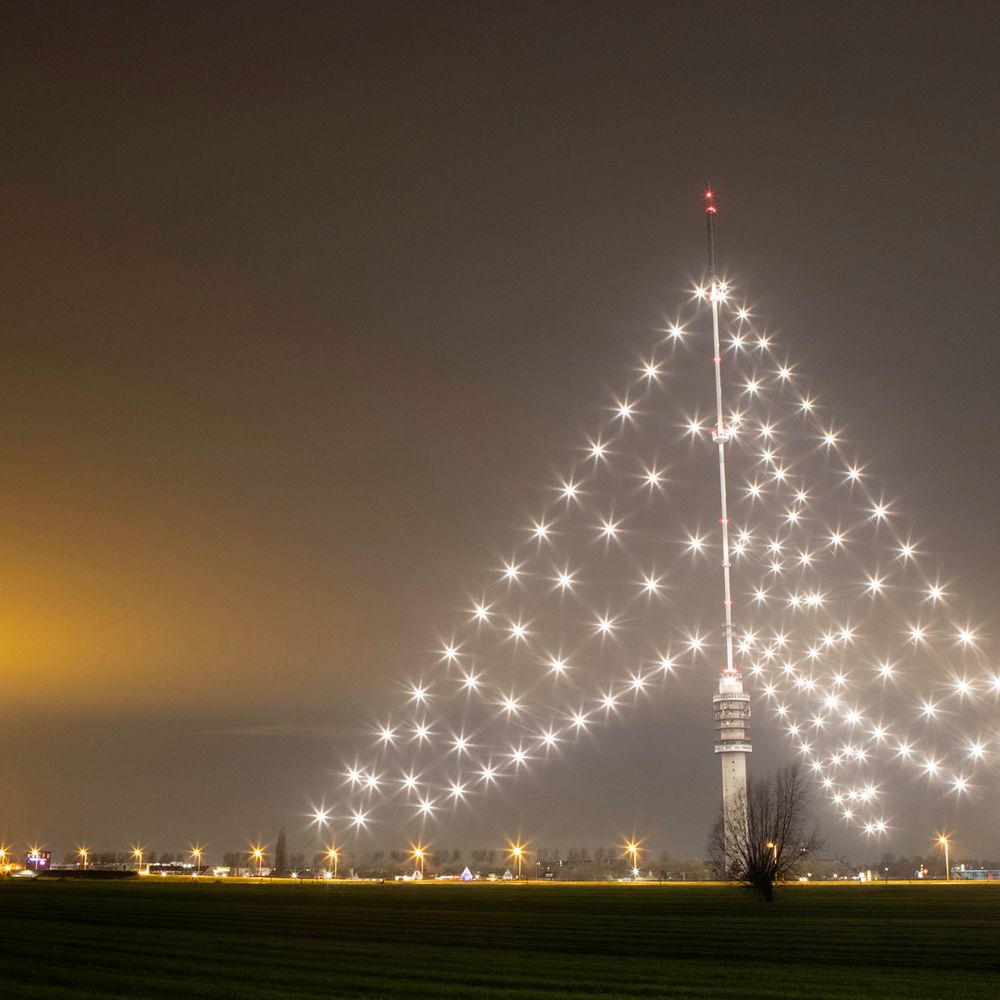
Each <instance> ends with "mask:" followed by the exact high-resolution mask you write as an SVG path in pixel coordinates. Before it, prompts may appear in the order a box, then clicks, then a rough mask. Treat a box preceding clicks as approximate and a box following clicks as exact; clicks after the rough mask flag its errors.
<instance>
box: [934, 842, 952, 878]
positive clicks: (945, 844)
mask: <svg viewBox="0 0 1000 1000" xmlns="http://www.w3.org/2000/svg"><path fill="white" fill-rule="evenodd" d="M937 842H938V843H939V844H941V845H942V847H944V878H945V881H946V882H950V881H951V865H950V864H949V861H948V848H949V846H950V845H951V841H950V840H949V839H948V834H946V833H942V834H940V835H939V836H938V839H937Z"/></svg>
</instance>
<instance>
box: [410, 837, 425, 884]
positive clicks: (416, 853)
mask: <svg viewBox="0 0 1000 1000" xmlns="http://www.w3.org/2000/svg"><path fill="white" fill-rule="evenodd" d="M426 856H427V848H426V847H422V846H421V845H419V844H417V845H416V846H415V847H414V848H413V854H412V857H413V860H414V861H416V862H417V864H418V865H420V877H421V878H423V877H424V858H425V857H426Z"/></svg>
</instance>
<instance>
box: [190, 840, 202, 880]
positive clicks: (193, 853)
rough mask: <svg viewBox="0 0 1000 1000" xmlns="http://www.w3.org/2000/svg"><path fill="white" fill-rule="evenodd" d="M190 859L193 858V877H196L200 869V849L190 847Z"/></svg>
mask: <svg viewBox="0 0 1000 1000" xmlns="http://www.w3.org/2000/svg"><path fill="white" fill-rule="evenodd" d="M191 857H192V858H194V877H195V878H197V877H198V872H199V870H200V869H201V848H200V847H192V848H191Z"/></svg>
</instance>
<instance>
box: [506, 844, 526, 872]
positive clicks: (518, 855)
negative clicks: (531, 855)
mask: <svg viewBox="0 0 1000 1000" xmlns="http://www.w3.org/2000/svg"><path fill="white" fill-rule="evenodd" d="M524 846H525V845H524V844H522V843H521V842H520V840H519V841H518V842H517V843H516V844H511V845H510V853H509V855H508V856H509V857H512V858H513V859H514V860H515V861H516V862H517V878H518V881H520V880H521V864H522V862H523V861H524V855H525V850H524Z"/></svg>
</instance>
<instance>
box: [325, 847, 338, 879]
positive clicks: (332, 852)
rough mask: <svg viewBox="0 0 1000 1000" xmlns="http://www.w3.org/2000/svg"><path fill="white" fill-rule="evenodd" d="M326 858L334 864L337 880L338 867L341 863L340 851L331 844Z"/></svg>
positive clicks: (334, 873) (334, 875)
mask: <svg viewBox="0 0 1000 1000" xmlns="http://www.w3.org/2000/svg"><path fill="white" fill-rule="evenodd" d="M326 856H327V859H328V860H329V861H332V862H333V877H334V878H336V877H337V866H338V863H339V862H340V851H338V850H337V848H336V847H335V846H334V845H333V844H331V845H330V847H329V848H328V849H327V852H326Z"/></svg>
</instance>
